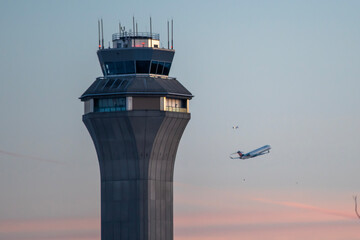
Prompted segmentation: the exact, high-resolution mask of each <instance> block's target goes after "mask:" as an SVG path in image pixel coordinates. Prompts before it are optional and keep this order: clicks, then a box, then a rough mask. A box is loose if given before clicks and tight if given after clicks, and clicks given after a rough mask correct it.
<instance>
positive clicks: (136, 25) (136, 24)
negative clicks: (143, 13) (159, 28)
mask: <svg viewBox="0 0 360 240" xmlns="http://www.w3.org/2000/svg"><path fill="white" fill-rule="evenodd" d="M137 35H138V25H137V22H136V36H137Z"/></svg>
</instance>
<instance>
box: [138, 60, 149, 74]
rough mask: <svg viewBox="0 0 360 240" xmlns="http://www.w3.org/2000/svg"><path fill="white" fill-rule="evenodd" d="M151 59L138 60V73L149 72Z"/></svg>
mask: <svg viewBox="0 0 360 240" xmlns="http://www.w3.org/2000/svg"><path fill="white" fill-rule="evenodd" d="M149 67H150V61H136V73H149Z"/></svg>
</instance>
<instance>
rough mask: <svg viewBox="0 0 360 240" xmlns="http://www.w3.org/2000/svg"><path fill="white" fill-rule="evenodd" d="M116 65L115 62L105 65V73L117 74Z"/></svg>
mask: <svg viewBox="0 0 360 240" xmlns="http://www.w3.org/2000/svg"><path fill="white" fill-rule="evenodd" d="M115 72H116V68H115V64H114V63H113V62H106V63H105V73H106V75H113V74H116V73H115Z"/></svg>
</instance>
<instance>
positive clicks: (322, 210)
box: [254, 198, 356, 219]
mask: <svg viewBox="0 0 360 240" xmlns="http://www.w3.org/2000/svg"><path fill="white" fill-rule="evenodd" d="M254 200H255V201H258V202H263V203H270V204H275V205H280V206H286V207H292V208H298V209H306V210H310V211H315V212H318V213H324V214H329V215H334V216H338V217H343V218H347V219H355V218H356V217H355V216H354V214H351V213H349V212H342V211H337V210H334V209H326V208H321V207H317V206H312V205H308V204H303V203H298V202H288V201H273V200H270V199H264V198H254Z"/></svg>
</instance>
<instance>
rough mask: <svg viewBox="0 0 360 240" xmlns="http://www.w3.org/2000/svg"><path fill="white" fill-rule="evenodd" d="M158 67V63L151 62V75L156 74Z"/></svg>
mask: <svg viewBox="0 0 360 240" xmlns="http://www.w3.org/2000/svg"><path fill="white" fill-rule="evenodd" d="M157 65H158V61H152V62H151V70H150V73H153V74H156V69H157Z"/></svg>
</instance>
